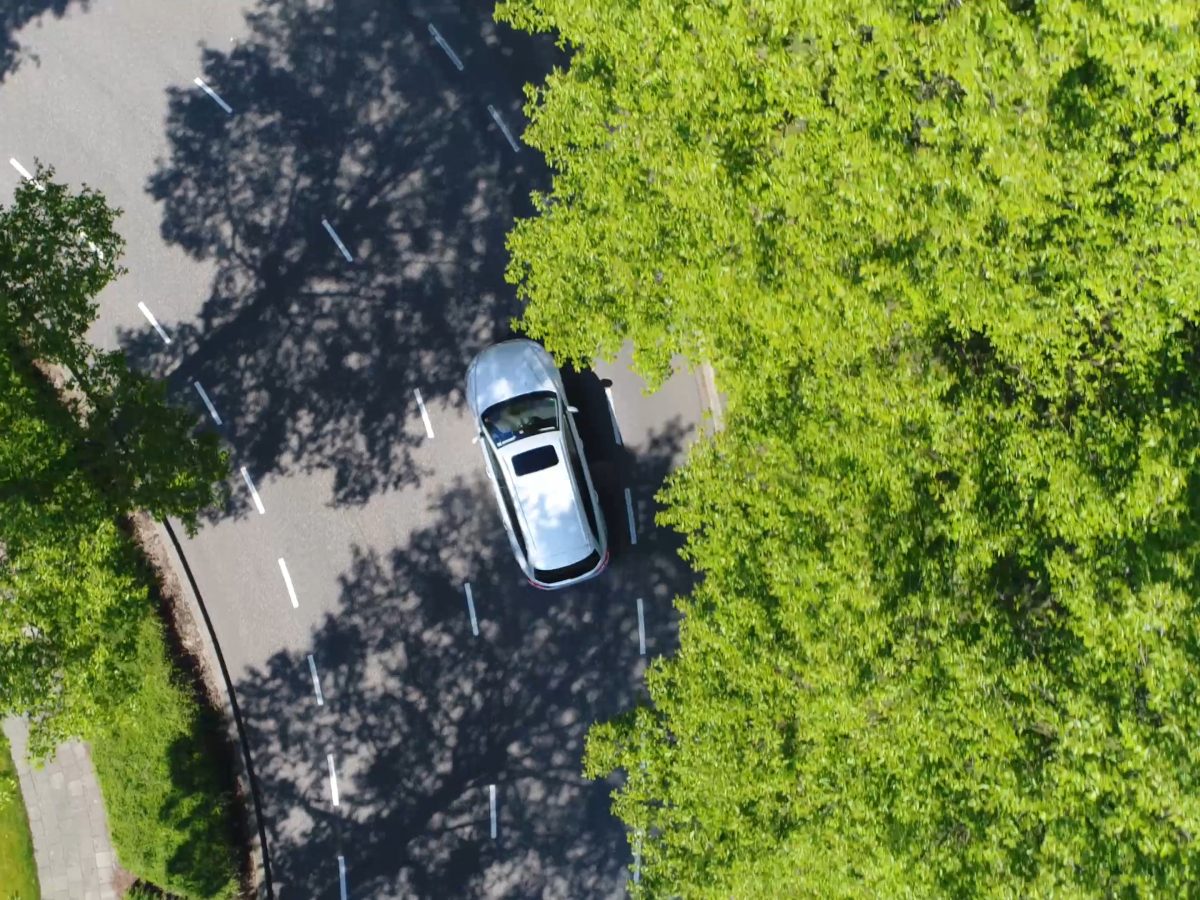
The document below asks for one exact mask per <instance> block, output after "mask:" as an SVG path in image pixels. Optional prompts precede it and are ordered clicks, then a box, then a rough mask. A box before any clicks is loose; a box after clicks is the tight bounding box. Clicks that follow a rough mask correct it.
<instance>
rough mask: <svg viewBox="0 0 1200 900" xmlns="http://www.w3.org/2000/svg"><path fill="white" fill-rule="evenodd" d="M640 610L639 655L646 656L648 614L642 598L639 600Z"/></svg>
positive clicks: (638, 606) (638, 607)
mask: <svg viewBox="0 0 1200 900" xmlns="http://www.w3.org/2000/svg"><path fill="white" fill-rule="evenodd" d="M637 609H638V655H639V656H645V655H646V613H645V609H644V607H643V606H642V598H641V597H638V598H637Z"/></svg>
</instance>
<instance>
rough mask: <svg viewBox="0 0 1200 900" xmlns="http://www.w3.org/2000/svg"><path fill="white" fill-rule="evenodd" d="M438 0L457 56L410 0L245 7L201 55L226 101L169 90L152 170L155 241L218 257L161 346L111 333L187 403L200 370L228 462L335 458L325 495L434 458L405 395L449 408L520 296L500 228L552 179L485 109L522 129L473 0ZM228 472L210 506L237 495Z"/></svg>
mask: <svg viewBox="0 0 1200 900" xmlns="http://www.w3.org/2000/svg"><path fill="white" fill-rule="evenodd" d="M434 6H435V7H437V8H438V9H440V10H441V12H440V15H441V18H440V19H439V21H440V22H441V23H442V27H443V28H445V29H446V30H447V31H451V32H453V33H454V34H455V35H456V36H462V39H463V40H464V41H466V40H467V39H468V38H471V40H473V41H474V43H475V44H478V45H479V47H478V48H475V49H474V50H471V48H472V47H473V46H474V45H473V44H464V45H461V46H460V48H459V49H460V50H461V52H462V53H463V54H464V57H465V58H467V59H468V61H469V62H470V66H469V67H468V68H467V69H466V70H465V71H464V72H459V71H457V70H456V68H455V67H454V66H453V65H452V63H451V62H450V60H449V58H448V57H447V55H446V54H444V53H443V52H442V51H441V49H439V47H438V45H437V44H436V43H435V42H434V39H433V38H432V36H431V33H430V32H429V30H428V27H427V25H428V22H427V21H426V20H425V18H423V17H422V15H421V14H419V12H418V11H417V10H415V8H414V6H412V5H410V4H397V3H390V2H382V0H347V2H339V3H336V4H333V3H329V4H324V5H317V6H314V5H312V4H310V3H309V2H308V0H270V2H262V3H260V4H259V5H258V6H256V7H255V10H254V11H253V12H252V13H250V14H249V15H248V16H247V19H248V25H249V29H248V30H249V35H248V37H247V38H246V39H245V40H243V41H241V42H240V43H239V44H238V45H237V46H236V47H234V48H233V49H231V50H229V51H227V52H226V51H215V50H205V51H204V58H203V65H202V70H203V71H202V74H203V77H204V79H205V80H206V82H207V83H209V84H211V85H215V86H218V87H219V88H220V90H221V95H222V97H223V98H224V99H225V100H226V101H228V103H229V104H230V105H231V106H232V108H233V112H232V114H229V115H226V114H225V113H224V112H222V110H221V109H220V108H219V107H218V106H217V105H216V104H215V103H214V102H213V100H212V99H210V98H209V97H208V96H206V95H205V94H204V93H202V92H201V91H199V90H196V89H194V88H190V87H189V88H181V89H175V90H172V91H171V96H170V98H169V113H168V118H167V123H166V133H167V140H168V143H169V146H170V157H169V158H168V159H166V160H163V161H161V163H160V166H159V168H158V170H157V171H156V172H155V173H154V175H153V176H152V177H151V178H150V181H149V184H148V185H147V189H148V190H149V192H150V193H151V194H152V196H153V197H154V198H155V199H156V200H157V201H159V202H161V204H162V214H163V221H162V226H161V231H162V235H163V238H164V239H165V240H166V241H167V242H168V243H172V244H177V245H179V246H180V247H181V248H183V249H184V250H186V251H187V252H188V253H189V254H191V255H192V256H193V257H194V258H196V259H197V260H201V261H205V262H206V263H207V264H209V265H211V266H212V267H213V271H214V275H213V281H212V287H211V292H210V295H209V297H208V299H207V300H206V301H205V303H204V306H203V309H202V310H201V311H200V313H199V315H198V316H197V317H196V318H195V319H189V320H184V321H175V322H172V321H165V322H164V323H163V324H164V326H165V328H166V330H167V332H168V333H169V334H170V335H171V337H172V343H171V345H170V346H164V344H163V343H162V341H161V340H160V339H159V337H158V336H157V335H156V334H155V333H154V332H153V331H151V330H149V329H145V328H138V329H132V330H126V331H123V332H122V333H121V334H120V335H119V340H120V342H121V345H122V346H123V348H124V349H125V350H126V353H127V355H128V356H129V357H130V359H131V362H133V364H134V365H135V366H136V367H138V368H140V369H142V370H145V371H150V372H152V373H154V374H157V375H159V376H162V377H165V378H167V379H168V382H169V384H170V386H171V388H172V390H173V392H174V394H175V396H177V397H179V398H180V399H186V402H189V403H192V404H197V406H196V408H197V411H198V413H201V414H202V413H203V408H202V407H200V406H199V405H198V400H197V397H196V394H195V393H193V391H192V389H191V388H190V383H191V382H192V381H193V380H197V381H199V382H200V383H201V384H202V385H203V386H204V388H205V390H206V391H207V393H208V395H209V396H210V397H211V398H212V400H213V401H214V403H215V406H216V408H217V409H218V410H219V413H220V415H221V417H222V420H223V421H222V424H221V425H220V428H219V430H220V431H221V433H222V435H223V436H224V437H225V438H226V439H227V440H228V441H229V443H230V445H231V446H232V448H233V451H234V456H235V460H236V461H237V463H238V464H239V465H246V466H247V468H248V469H249V471H250V472H251V473H253V474H254V475H255V476H256V477H258V478H260V479H267V478H270V477H279V476H283V475H286V474H288V473H290V472H307V473H313V472H331V473H332V475H333V477H332V479H331V480H332V496H331V497H330V502H331V503H332V504H335V505H337V504H359V503H364V502H366V501H367V500H369V499H370V498H371V497H372V496H374V495H376V494H378V493H380V492H383V491H387V490H395V489H399V488H402V487H405V486H408V485H412V484H416V483H419V482H420V481H421V479H422V478H424V477H426V476H427V475H428V474H429V472H428V471H426V470H424V469H423V468H422V467H421V465H420V464H419V463H418V461H417V460H416V459H415V458H414V455H413V452H412V451H413V448H414V446H415V445H416V444H417V443H418V442H419V441H420V440H421V439H422V437H423V430H422V426H421V421H420V418H419V415H418V408H417V403H416V400H415V396H414V393H413V392H414V390H415V389H419V390H420V391H421V393H422V395H423V398H424V400H425V401H426V403H431V402H437V403H440V404H443V405H446V406H449V407H451V408H461V407H462V403H463V397H462V390H461V386H462V382H463V377H464V373H465V370H466V366H467V363H468V362H469V360H470V358H471V357H472V356H473V355H474V353H475V352H477V351H478V350H479V349H480V348H481V347H482V346H484V345H486V344H487V343H490V342H491V340H493V339H494V337H495V336H496V335H497V333H498V332H500V331H503V330H504V328H505V326H506V324H507V322H508V320H509V319H510V317H512V316H514V315H515V314H517V313H518V312H519V308H518V305H517V302H516V300H515V297H514V295H513V293H512V291H511V289H510V288H508V287H507V285H506V284H505V282H504V278H503V273H504V267H505V264H506V261H507V254H506V251H505V246H504V241H505V235H506V233H507V231H508V229H509V228H510V227H511V224H512V221H513V218H514V216H515V215H518V214H520V215H524V214H528V213H530V212H531V209H532V208H531V206H530V201H529V192H530V190H532V189H533V188H534V187H538V186H542V187H544V186H545V183H546V181H547V176H546V172H545V169H544V166H543V164H542V161H541V157H540V155H539V154H536V153H533V152H530V151H528V149H526V150H525V152H520V153H514V152H513V150H512V149H511V147H510V146H509V145H508V143H507V141H506V139H505V138H504V136H503V135H502V133H501V132H500V131H499V130H498V128H497V126H496V123H495V122H494V121H493V119H492V117H491V115H490V113H489V110H488V106H489V104H490V105H492V106H495V107H496V108H497V109H498V110H499V109H501V108H502V109H503V110H506V111H507V113H506V115H508V116H509V117H510V118H509V123H510V125H511V127H512V128H513V129H514V130H515V131H517V132H518V133H519V131H520V127H519V126H520V123H519V122H518V121H517V119H516V118H515V116H517V115H519V108H520V104H521V98H520V86H519V85H517V84H513V83H512V81H513V77H512V75H511V74H504V73H503V72H502V71H501V70H500V69H499V68H498V67H499V66H501V65H502V64H503V57H502V56H501V55H500V54H498V53H497V52H493V51H492V50H490V49H488V48H486V47H485V46H484V45H483V44H482V42H481V39H480V38H479V37H478V34H479V32H480V29H482V28H483V27H484V26H483V25H481V24H480V23H479V22H478V21H477V18H478V16H479V11H478V10H475V9H468V10H466V11H456V8H454V7H450V6H444V5H438V4H434ZM489 27H490V28H491V29H496V28H500V27H501V26H495V25H490V26H489ZM504 28H505V30H506V31H507V27H506V26H505V27H504ZM523 39H524V40H529V39H528V38H527V37H526V38H523ZM543 43H548V39H543ZM551 47H552V45H551ZM468 50H471V52H468ZM485 51H486V52H485ZM326 225H328V227H329V228H331V229H333V232H334V233H335V234H336V235H337V238H338V239H339V240H341V241H342V243H343V244H344V245H345V247H346V250H347V252H348V253H349V255H350V257H351V260H352V261H348V260H347V259H346V258H345V257H344V256H343V254H342V252H341V251H340V250H339V247H338V245H337V244H336V243H335V240H334V237H333V235H332V234H331V233H330V232H329V231H328V230H327V227H326ZM233 488H234V489H233V491H232V492H231V496H232V497H233V498H234V500H233V501H232V502H231V503H230V504H229V505H227V507H226V508H224V509H220V510H216V511H214V512H213V514H212V515H213V518H214V519H215V518H221V517H224V516H232V515H244V514H245V513H246V510H247V509H248V507H247V506H246V504H245V503H242V502H239V501H240V499H241V495H240V491H239V489H238V488H237V486H236V485H234V486H233Z"/></svg>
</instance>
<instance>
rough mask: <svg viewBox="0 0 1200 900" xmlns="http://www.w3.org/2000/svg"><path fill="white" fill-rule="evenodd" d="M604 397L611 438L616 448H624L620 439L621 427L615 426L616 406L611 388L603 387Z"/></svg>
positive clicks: (623, 443)
mask: <svg viewBox="0 0 1200 900" xmlns="http://www.w3.org/2000/svg"><path fill="white" fill-rule="evenodd" d="M604 396H606V397H607V398H608V415H609V416H610V417H611V418H612V426H613V438H614V439H615V440H616V442H617V446H618V447H624V446H625V441H624V440H622V438H621V426H620V425H618V424H617V406H616V404H615V403H613V395H612V388H610V387H605V388H604Z"/></svg>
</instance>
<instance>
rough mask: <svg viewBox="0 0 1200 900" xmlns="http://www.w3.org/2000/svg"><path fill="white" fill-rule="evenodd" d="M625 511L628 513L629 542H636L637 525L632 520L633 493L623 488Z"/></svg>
mask: <svg viewBox="0 0 1200 900" xmlns="http://www.w3.org/2000/svg"><path fill="white" fill-rule="evenodd" d="M625 511H626V512H627V513H628V514H629V542H630V543H631V544H637V525H635V524H634V521H633V495H632V494H631V493H629V488H625Z"/></svg>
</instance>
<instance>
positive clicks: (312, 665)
mask: <svg viewBox="0 0 1200 900" xmlns="http://www.w3.org/2000/svg"><path fill="white" fill-rule="evenodd" d="M308 671H310V672H311V673H312V680H313V692H314V693H315V694H316V695H317V706H324V705H325V695H324V694H322V693H321V679H320V678H318V677H317V661H316V660H315V659H313V655H312V654H311V653H310V654H308Z"/></svg>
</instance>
